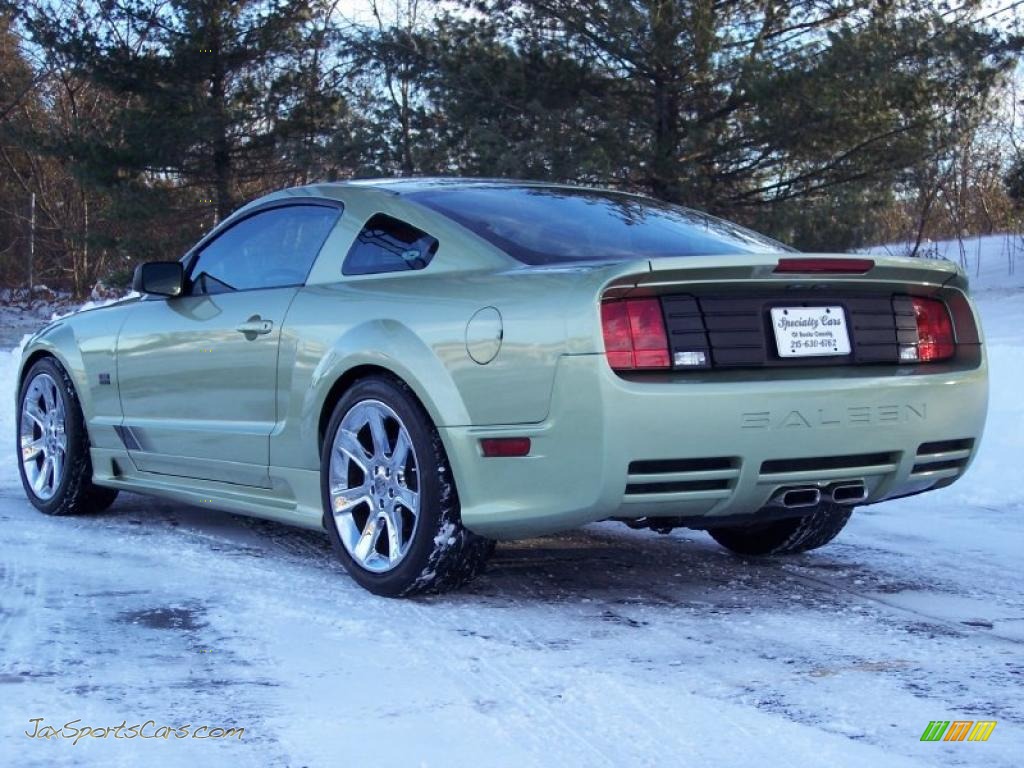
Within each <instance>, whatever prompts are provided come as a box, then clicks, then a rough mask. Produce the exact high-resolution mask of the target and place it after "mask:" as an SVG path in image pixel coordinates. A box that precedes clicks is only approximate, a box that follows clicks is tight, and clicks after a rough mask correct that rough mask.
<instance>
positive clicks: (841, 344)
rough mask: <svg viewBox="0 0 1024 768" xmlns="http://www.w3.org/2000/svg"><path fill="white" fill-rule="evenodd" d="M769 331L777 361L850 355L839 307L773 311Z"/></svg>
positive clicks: (842, 313)
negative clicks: (778, 359) (773, 336)
mask: <svg viewBox="0 0 1024 768" xmlns="http://www.w3.org/2000/svg"><path fill="white" fill-rule="evenodd" d="M772 327H773V328H774V329H775V346H776V347H777V348H778V350H779V356H780V357H814V356H818V355H848V354H850V334H849V332H848V331H847V329H846V313H845V312H843V308H842V307H772Z"/></svg>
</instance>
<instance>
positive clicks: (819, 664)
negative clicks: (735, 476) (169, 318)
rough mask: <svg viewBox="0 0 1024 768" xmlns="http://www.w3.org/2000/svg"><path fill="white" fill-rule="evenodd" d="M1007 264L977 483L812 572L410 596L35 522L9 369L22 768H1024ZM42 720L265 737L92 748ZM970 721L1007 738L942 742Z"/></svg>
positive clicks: (161, 517) (647, 545)
mask: <svg viewBox="0 0 1024 768" xmlns="http://www.w3.org/2000/svg"><path fill="white" fill-rule="evenodd" d="M993 261H994V260H993ZM1003 270H1004V273H1003V274H1004V275H1005V274H1006V271H1005V270H1006V267H1005V265H1004V266H1003ZM991 271H992V275H993V277H992V279H991V280H990V279H989V278H988V277H985V275H984V274H982V275H979V276H978V278H977V282H976V288H977V289H979V290H978V294H977V295H978V299H979V304H980V307H981V311H982V314H983V320H984V324H985V330H986V334H987V343H988V353H989V356H990V364H991V370H992V400H991V413H990V416H989V423H988V427H987V433H986V435H985V439H984V441H983V445H982V449H981V454H980V456H979V457H978V459H977V461H976V463H975V464H974V466H973V467H972V469H971V471H970V472H969V473H968V475H967V477H966V478H965V479H964V480H962V481H961V482H959V483H957V484H956V485H954V486H952V487H950V488H948V489H945V490H942V491H938V492H935V493H932V494H927V495H924V496H919V497H915V498H911V499H906V500H903V501H897V502H891V503H887V504H883V505H879V506H875V507H869V508H866V509H863V510H859V511H858V512H857V513H856V514H855V515H854V517H853V519H852V521H851V523H850V525H849V527H848V528H847V530H846V531H845V532H844V533H843V534H842V535H841V536H840V537H839V539H838V540H837V541H836V542H835V543H834V544H833V545H831V546H829V547H827V548H825V549H823V550H820V551H818V552H815V553H812V554H809V555H806V556H803V557H798V558H793V559H772V560H766V561H753V560H751V561H743V560H740V559H737V558H734V557H731V556H729V555H728V554H726V553H725V552H723V551H722V550H720V549H718V548H717V547H716V545H715V544H714V543H713V542H712V541H711V540H710V538H708V537H707V536H706V535H703V534H700V533H696V532H677V533H674V534H672V535H670V536H659V535H657V534H654V533H641V532H633V531H630V530H628V529H627V528H625V527H624V526H621V525H617V524H601V525H594V526H590V527H588V528H586V529H584V530H582V531H579V532H576V533H572V534H567V535H562V536H554V537H550V538H545V539H537V540H532V541H526V542H520V543H516V544H506V545H502V546H500V547H499V549H498V552H497V555H496V558H495V560H494V561H493V565H492V567H491V568H490V570H489V572H488V573H487V574H486V575H485V576H484V577H482V578H480V579H479V580H478V581H476V582H474V584H473V585H471V587H470V588H468V589H466V590H464V591H462V592H460V593H457V594H453V595H447V596H443V597H432V598H424V599H418V600H412V601H388V600H382V599H379V598H375V597H373V596H371V595H369V594H367V593H366V592H363V591H362V590H361V589H359V588H358V587H357V586H355V585H354V584H353V582H352V581H351V580H350V579H349V578H348V577H347V576H346V575H345V573H344V571H343V570H342V568H341V567H340V565H338V564H336V562H335V561H334V559H333V557H332V555H331V552H330V548H329V546H328V544H327V541H326V538H325V537H324V536H321V535H317V534H314V533H307V532H303V531H299V530H293V529H290V528H286V527H283V526H279V525H275V524H271V523H266V522H260V521H254V520H248V519H245V518H242V517H235V516H232V515H227V514H221V513H215V512H212V511H210V510H205V509H195V508H189V507H185V506H181V505H178V504H173V503H167V502H163V501H155V500H150V499H145V498H142V497H138V496H129V495H122V497H121V498H120V499H119V500H118V501H117V503H116V504H115V505H114V506H113V507H112V508H111V509H110V511H108V512H107V513H105V514H103V515H99V516H96V517H84V518H71V519H51V518H47V517H44V516H43V515H40V514H38V513H37V512H36V511H35V510H34V509H33V508H32V507H31V506H30V505H29V504H28V503H27V502H26V501H25V500H24V497H23V494H22V490H21V487H20V484H19V482H18V478H17V473H16V467H15V465H14V462H13V409H12V408H11V406H10V404H11V401H12V397H13V394H12V391H11V390H12V377H13V371H14V365H15V358H14V356H13V355H12V354H10V353H7V352H0V403H6V405H4V406H3V407H2V408H0V445H2V446H6V447H5V448H3V450H7V451H11V454H9V455H11V457H12V460H9V461H7V462H3V463H2V464H0V765H11V766H15V765H17V766H35V765H38V766H62V765H68V766H70V765H75V766H77V765H101V764H102V765H139V764H146V765H149V764H152V765H161V766H189V768H191V766H195V765H213V764H224V765H233V766H265V765H266V766H316V767H317V768H319V766H357V765H360V766H361V765H370V764H373V765H381V766H403V767H404V766H420V765H426V766H474V767H475V766H481V767H482V766H516V767H519V766H549V765H558V766H577V765H587V766H640V765H646V766H680V765H709V766H712V765H713V766H744V768H747V767H749V766H750V765H761V766H795V765H801V766H803V765H815V766H818V765H829V766H864V765H870V766H918V767H920V768H924V767H925V766H936V765H943V766H961V765H979V766H980V765H985V766H1017V765H1019V764H1020V762H1021V757H1020V756H1021V755H1022V754H1024V689H1022V683H1024V655H1022V651H1024V595H1022V591H1021V563H1022V555H1024V471H1022V464H1024V397H1022V396H1021V386H1020V382H1021V381H1022V380H1024V330H1022V329H1024V290H1022V289H1021V288H1020V286H1021V285H1022V284H1024V280H1022V279H1021V277H1020V276H1019V275H1020V273H1022V272H1024V269H1021V270H1020V272H1019V273H1018V277H1016V278H1015V280H1012V281H1011V280H1008V279H1004V278H1001V277H999V276H998V275H997V270H995V269H994V268H993V269H992V270H991ZM983 272H984V273H985V274H987V272H986V271H985V270H983ZM1015 286H1016V287H1015ZM14 330H17V329H12V328H8V329H6V331H7V338H10V337H11V336H13V335H15V334H14ZM18 335H19V336H20V334H18ZM33 718H44V720H43V721H42V722H41V723H40V725H41V726H42V725H53V726H58V727H59V726H60V725H62V724H64V723H66V722H68V721H72V720H76V719H78V720H80V722H79V723H77V724H75V725H74V726H73V727H81V726H84V725H88V726H93V727H101V726H111V727H114V726H118V725H120V724H121V723H122V721H125V722H126V725H127V726H131V725H132V724H142V723H144V722H145V721H147V720H152V721H154V723H155V726H172V727H178V726H183V725H186V724H190V725H191V726H192V727H193V728H195V727H196V726H198V725H210V726H223V727H228V726H235V727H244V728H245V733H244V736H243V737H242V738H241V739H240V740H238V739H231V740H223V741H218V740H193V739H183V740H177V739H175V738H174V737H171V738H170V739H169V740H166V741H165V740H161V739H145V740H143V739H138V738H136V739H131V740H125V739H120V740H118V739H115V738H114V737H113V734H111V735H110V736H109V737H108V738H101V739H95V738H85V739H82V740H81V741H80V742H79V743H78V744H77V745H73V744H72V741H70V740H49V741H47V740H43V739H30V738H28V737H27V736H26V735H25V732H26V731H27V732H29V733H32V732H33V731H34V730H35V728H36V726H35V724H33V723H32V722H30V721H31V719H33ZM956 719H966V720H997V721H998V725H997V726H996V728H995V731H994V732H993V733H992V736H991V738H990V739H989V741H988V742H986V743H922V742H921V741H919V739H920V736H921V734H922V732H923V731H924V729H925V726H926V725H927V724H928V722H929V721H930V720H956ZM155 726H150V727H149V729H148V731H147V732H148V733H152V732H153V729H154V727H155Z"/></svg>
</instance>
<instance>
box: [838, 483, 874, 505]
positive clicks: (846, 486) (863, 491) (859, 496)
mask: <svg viewBox="0 0 1024 768" xmlns="http://www.w3.org/2000/svg"><path fill="white" fill-rule="evenodd" d="M829 497H830V498H831V499H832V501H834V502H835V503H836V504H859V503H860V502H862V501H864V500H865V499H867V497H868V489H867V486H865V485H864V482H863V481H862V480H858V481H857V482H855V483H837V484H836V485H833V486H832V487H831V488H829Z"/></svg>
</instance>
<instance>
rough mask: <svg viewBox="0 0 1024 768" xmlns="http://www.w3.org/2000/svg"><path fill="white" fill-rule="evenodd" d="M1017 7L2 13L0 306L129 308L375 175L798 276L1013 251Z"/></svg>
mask: <svg viewBox="0 0 1024 768" xmlns="http://www.w3.org/2000/svg"><path fill="white" fill-rule="evenodd" d="M1022 6H1024V2H1012V1H1011V0H1001V2H975V1H974V0H966V1H964V2H958V1H957V0H951V1H950V2H946V1H945V0H939V1H938V2H925V1H923V0H873V1H871V2H868V1H867V0H804V1H800V0H694V1H693V2H678V1H676V2H672V1H671V0H480V1H479V2H457V1H446V2H437V1H434V0H378V2H372V0H348V1H347V2H343V1H342V0H242V1H241V2H224V1H223V0H95V1H90V2H84V1H78V2H72V1H70V0H64V1H59V0H58V1H55V0H20V1H19V2H7V1H6V0H0V286H6V287H8V288H15V287H27V286H29V285H30V283H29V280H30V272H29V269H30V262H31V281H32V283H33V284H36V285H39V284H46V285H48V286H50V287H51V288H61V289H64V290H70V291H72V292H73V293H74V294H75V295H77V296H84V295H87V294H89V292H90V291H92V290H93V288H94V286H95V285H96V284H97V282H98V281H99V282H102V283H103V284H105V285H109V286H121V285H124V284H126V282H127V281H128V278H129V275H130V273H131V271H132V269H133V268H134V266H135V265H136V264H137V263H138V262H140V261H144V260H148V259H158V258H177V257H178V256H180V255H181V254H182V253H183V252H184V251H185V250H186V249H187V247H188V246H189V245H190V244H191V243H192V242H194V241H195V240H196V239H197V238H198V237H199V235H201V234H202V233H203V232H204V231H206V230H208V229H209V228H210V227H211V226H213V225H214V224H215V223H216V222H217V221H218V220H219V219H221V218H223V217H225V216H227V215H228V214H230V213H231V211H233V210H234V209H235V208H237V207H238V206H239V205H241V204H242V203H244V202H245V201H247V200H249V199H251V198H253V197H256V196H258V195H260V194H263V193H265V192H267V191H269V190H272V189H275V188H280V187H283V186H288V185H294V184H303V183H307V182H311V181H317V180H339V179H347V178H354V177H375V176H398V175H456V174H458V175H472V176H492V177H518V178H531V179H550V180H558V181H572V182H581V183H586V184H595V185H601V186H610V187H616V188H622V189H627V190H634V191H642V192H647V193H650V194H653V195H655V196H657V197H659V198H663V199H666V200H670V201H674V202H679V203H683V204H686V205H690V206H693V207H695V208H700V209H702V210H707V211H710V212H712V213H715V214H718V215H721V216H724V217H727V218H731V219H734V220H737V221H739V222H742V223H744V224H747V225H749V226H751V227H754V228H755V229H758V230H761V231H764V232H766V233H768V234H771V235H773V236H775V237H777V238H779V239H781V240H784V241H786V242H789V243H791V244H793V245H795V246H796V247H798V248H801V249H804V250H825V251H841V250H847V249H852V248H857V247H863V246H865V245H869V244H874V243H884V242H907V243H909V244H910V245H909V250H910V251H912V252H915V253H918V254H923V253H925V252H926V251H927V246H928V243H929V241H931V240H938V239H944V238H945V239H948V238H959V239H963V238H965V237H969V236H972V235H979V234H989V233H994V232H1001V233H1010V234H1011V236H1014V237H1017V238H1018V239H1020V236H1021V233H1022V232H1024V74H1022V66H1021V63H1020V54H1021V49H1022V47H1024V37H1022V31H1024V29H1022V20H1024V17H1022V12H1024V8H1022ZM33 195H34V197H35V215H34V227H33V222H32V211H31V200H32V197H33ZM1021 242H1022V243H1024V240H1022V241H1021ZM30 257H31V258H30Z"/></svg>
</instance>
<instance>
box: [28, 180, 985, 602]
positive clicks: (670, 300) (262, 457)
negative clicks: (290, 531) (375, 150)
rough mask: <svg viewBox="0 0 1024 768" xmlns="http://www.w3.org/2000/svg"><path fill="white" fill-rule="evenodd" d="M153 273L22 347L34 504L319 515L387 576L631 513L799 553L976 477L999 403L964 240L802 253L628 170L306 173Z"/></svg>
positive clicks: (411, 585) (305, 518) (744, 544)
mask: <svg viewBox="0 0 1024 768" xmlns="http://www.w3.org/2000/svg"><path fill="white" fill-rule="evenodd" d="M135 289H136V290H137V291H138V293H139V294H140V296H138V297H135V298H131V299H127V300H124V301H121V302H119V303H117V304H114V305H111V306H107V307H102V308H98V309H92V310H87V311H83V312H79V313H77V314H75V315H72V316H69V317H65V318H62V319H60V320H56V321H54V322H53V323H51V324H50V325H48V326H46V327H45V328H43V329H42V330H40V331H39V332H38V333H36V334H35V335H34V336H33V337H32V339H31V340H30V341H29V343H28V344H27V345H26V347H25V349H24V354H23V359H22V364H21V369H20V380H19V388H18V402H17V409H18V437H17V441H18V445H17V450H18V462H19V466H20V468H21V476H22V480H23V483H24V486H25V490H26V493H27V495H28V498H29V499H30V500H31V502H32V503H33V504H34V505H35V506H36V507H37V508H38V509H40V510H41V511H43V512H46V513H49V514H70V513H76V512H95V511H99V510H102V509H104V508H106V507H107V506H109V505H110V504H111V502H112V501H113V500H114V497H115V495H116V494H117V491H118V490H120V489H123V490H127V491H132V492H138V493H146V494H153V495H157V496H163V497H167V498H171V499H177V500H180V501H183V502H188V503H202V504H203V505H204V506H210V507H218V508H222V509H225V510H230V511H233V512H239V513H244V514H251V515H256V516H260V517H265V518H270V519H273V520H278V521H282V522H286V523H291V524H295V525H300V526H305V527H308V528H321V527H322V528H324V529H326V531H327V533H328V535H329V536H330V538H331V540H332V541H333V543H334V545H335V549H336V551H337V553H338V556H339V557H340V559H341V561H342V562H343V563H344V565H345V567H346V568H347V569H348V571H349V572H350V573H351V574H352V577H353V578H354V579H356V580H357V581H358V582H359V583H360V584H362V585H363V586H364V587H366V588H367V589H369V590H371V591H373V592H375V593H378V594H383V595H405V594H412V593H414V592H418V591H436V590H441V589H448V588H452V587H455V586H458V585H460V584H462V583H464V582H465V581H466V580H468V579H469V578H471V577H472V576H473V575H474V574H476V573H478V572H479V571H480V570H481V568H482V567H483V565H484V563H485V561H486V560H487V558H488V556H489V555H490V553H491V552H492V551H493V548H494V541H495V540H499V539H511V538H518V537H527V536H534V535H538V534H544V533H549V532H554V531H559V530H564V529H568V528H573V527H576V526H579V525H583V524H585V523H590V522H594V521H598V520H605V519H609V518H612V519H621V520H623V521H624V522H626V523H627V524H629V525H631V526H635V527H648V528H652V529H655V530H659V531H666V530H670V529H672V528H674V527H679V526H686V527H690V528H699V529H706V530H707V531H708V532H709V533H710V534H711V535H712V536H713V537H714V538H715V539H716V540H717V541H718V542H719V543H720V544H722V545H723V546H725V547H726V548H728V549H730V550H732V551H734V552H737V553H740V554H743V555H759V554H784V553H799V552H804V551H807V550H810V549H814V548H816V547H820V546H822V545H824V544H826V543H827V542H829V541H830V540H831V539H832V538H834V537H835V536H836V535H837V534H838V533H839V531H840V530H841V529H842V527H843V526H844V524H845V523H846V522H847V520H848V519H849V517H850V514H851V512H852V511H853V509H854V508H855V507H857V506H859V505H863V504H872V503H876V502H879V501H883V500H885V499H891V498H895V497H899V496H906V495H909V494H913V493H920V492H923V491H928V490H932V489H935V488H940V487H943V486H945V485H948V484H950V483H952V482H954V481H955V480H956V479H957V478H958V477H960V476H961V475H962V474H963V472H964V471H965V470H966V469H967V466H968V464H969V463H970V461H971V459H972V458H973V456H974V454H975V452H976V450H977V447H978V441H979V439H980V437H981V431H982V426H983V424H984V421H985V411H986V404H987V374H986V363H985V353H984V348H983V346H982V338H981V329H980V326H979V323H978V318H977V314H976V312H975V311H974V308H973V306H972V304H971V301H970V299H969V298H968V296H967V282H966V279H965V277H964V275H963V274H962V273H961V272H960V271H959V270H958V268H957V267H956V266H955V265H953V264H951V263H949V262H945V261H933V260H922V259H905V258H877V257H862V256H849V255H834V256H829V255H808V254H800V253H797V252H795V251H793V250H791V249H789V248H787V247H786V246H784V245H782V244H780V243H777V242H775V241H773V240H770V239H768V238H765V237H762V236H760V235H758V234H755V233H753V232H750V231H749V230H746V229H743V228H741V227H738V226H736V225H733V224H730V223H728V222H725V221H722V220H720V219H716V218H714V217H711V216H708V215H706V214H703V213H699V212H696V211H692V210H689V209H685V208H680V207H678V206H673V205H668V204H665V203H661V202H658V201H656V200H652V199H649V198H645V197H640V196H635V195H629V194H624V193H619V192H610V191H604V190H598V189H587V188H581V187H570V186H560V185H551V184H542V183H533V182H518V181H502V180H490V181H489V180H474V179H404V180H385V181H376V182H350V183H341V184H320V185H311V186H306V187H299V188H293V189H287V190H284V191H281V192H277V193H275V194H272V195H268V196H267V197H264V198H261V199H259V200H257V201H255V202H253V203H251V204H249V205H247V206H245V207H244V208H242V209H241V210H239V211H238V212H236V213H235V214H234V215H232V216H231V217H230V218H228V219H226V220H225V221H223V222H222V223H221V224H220V225H218V226H217V227H216V228H215V229H214V230H213V231H212V232H210V233H209V234H208V235H207V236H206V237H204V238H203V239H202V240H201V241H200V242H199V243H198V244H197V245H196V246H195V247H194V248H193V249H192V250H190V251H189V252H188V253H187V254H186V255H185V256H184V257H183V258H182V259H181V260H180V261H167V262H152V263H148V264H143V265H141V266H140V267H139V269H138V270H137V272H136V275H135Z"/></svg>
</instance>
